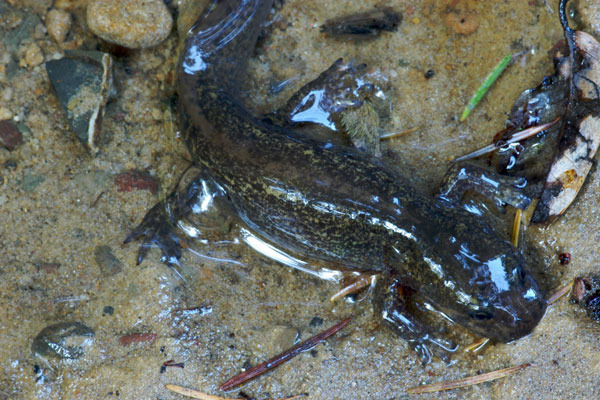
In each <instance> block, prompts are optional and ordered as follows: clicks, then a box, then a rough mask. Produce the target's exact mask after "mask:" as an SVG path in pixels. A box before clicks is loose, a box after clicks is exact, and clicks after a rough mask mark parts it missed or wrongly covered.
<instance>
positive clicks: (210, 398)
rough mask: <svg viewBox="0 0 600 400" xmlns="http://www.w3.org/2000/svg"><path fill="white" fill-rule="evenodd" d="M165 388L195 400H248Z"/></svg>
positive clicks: (289, 398)
mask: <svg viewBox="0 0 600 400" xmlns="http://www.w3.org/2000/svg"><path fill="white" fill-rule="evenodd" d="M165 387H166V388H167V389H168V390H170V391H172V392H175V393H178V394H181V395H183V396H187V397H191V398H193V399H200V400H246V399H244V398H230V397H221V396H214V395H212V394H207V393H202V392H199V391H197V390H194V389H188V388H186V387H183V386H178V385H171V384H167V385H165ZM303 396H305V395H304V394H297V395H295V396H292V397H285V398H282V399H277V400H294V399H298V398H300V397H303Z"/></svg>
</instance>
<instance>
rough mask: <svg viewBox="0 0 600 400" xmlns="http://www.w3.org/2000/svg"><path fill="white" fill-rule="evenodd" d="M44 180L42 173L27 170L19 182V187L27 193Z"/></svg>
mask: <svg viewBox="0 0 600 400" xmlns="http://www.w3.org/2000/svg"><path fill="white" fill-rule="evenodd" d="M45 180H46V178H45V177H44V176H43V175H39V174H34V173H32V172H27V173H26V174H25V176H24V177H23V181H22V182H21V188H22V189H23V190H24V191H25V192H27V193H32V192H34V191H35V189H37V187H38V186H39V185H40V183H42V182H44V181H45Z"/></svg>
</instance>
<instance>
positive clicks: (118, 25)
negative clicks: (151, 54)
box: [87, 0, 173, 49]
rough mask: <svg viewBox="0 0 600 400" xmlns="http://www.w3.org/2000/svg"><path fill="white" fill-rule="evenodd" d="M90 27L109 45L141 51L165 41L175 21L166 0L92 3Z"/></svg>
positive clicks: (117, 0)
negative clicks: (139, 49)
mask: <svg viewBox="0 0 600 400" xmlns="http://www.w3.org/2000/svg"><path fill="white" fill-rule="evenodd" d="M87 23H88V26H89V28H90V30H91V31H92V32H93V33H94V34H96V35H97V36H100V37H101V38H102V39H104V40H106V41H107V42H111V43H115V44H118V45H121V46H124V47H127V48H130V49H138V48H144V47H152V46H156V45H157V44H159V43H160V42H162V41H163V40H165V39H166V38H167V36H169V33H170V32H171V28H172V26H173V18H172V17H171V14H170V13H169V10H168V9H167V7H166V6H165V4H164V2H163V1H162V0H144V1H140V0H90V2H89V3H88V8H87Z"/></svg>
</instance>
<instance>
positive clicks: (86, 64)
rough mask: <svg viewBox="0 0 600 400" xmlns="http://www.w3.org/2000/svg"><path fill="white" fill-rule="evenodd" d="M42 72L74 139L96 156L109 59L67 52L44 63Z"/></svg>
mask: <svg viewBox="0 0 600 400" xmlns="http://www.w3.org/2000/svg"><path fill="white" fill-rule="evenodd" d="M46 70H47V71H48V77H49V78H50V82H51V83H52V86H53V87H54V91H55V92H56V95H57V96H58V99H59V101H60V104H61V105H62V107H63V109H64V111H65V112H66V114H67V120H68V121H69V125H70V126H71V128H72V129H73V132H74V133H75V136H77V138H78V139H79V140H80V141H81V143H82V144H83V145H84V146H85V148H86V149H87V150H88V151H89V152H90V154H92V155H94V154H96V153H97V152H98V150H99V148H98V145H99V142H100V133H101V129H102V118H103V117H104V108H105V106H106V103H107V101H108V99H109V97H110V95H111V94H112V90H113V85H112V81H113V61H112V58H111V56H110V55H109V54H107V53H102V52H98V51H67V52H65V57H63V58H61V59H60V60H52V61H48V62H47V63H46Z"/></svg>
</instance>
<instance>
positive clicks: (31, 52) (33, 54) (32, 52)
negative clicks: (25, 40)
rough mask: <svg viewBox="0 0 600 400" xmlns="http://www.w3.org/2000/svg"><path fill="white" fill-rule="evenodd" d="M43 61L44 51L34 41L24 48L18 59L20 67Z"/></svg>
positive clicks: (31, 65) (35, 64)
mask: <svg viewBox="0 0 600 400" xmlns="http://www.w3.org/2000/svg"><path fill="white" fill-rule="evenodd" d="M43 62H44V53H42V49H41V48H40V46H38V45H37V44H35V43H31V44H30V45H29V46H28V47H27V48H26V49H25V54H24V55H23V57H22V58H21V59H20V60H19V66H20V67H30V68H31V67H35V66H37V65H40V64H41V63H43Z"/></svg>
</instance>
